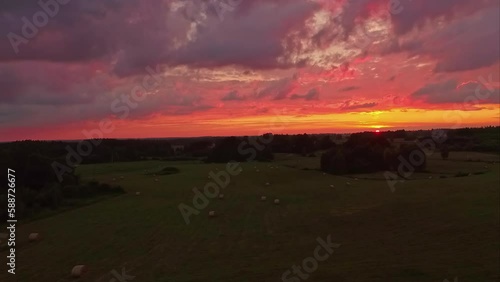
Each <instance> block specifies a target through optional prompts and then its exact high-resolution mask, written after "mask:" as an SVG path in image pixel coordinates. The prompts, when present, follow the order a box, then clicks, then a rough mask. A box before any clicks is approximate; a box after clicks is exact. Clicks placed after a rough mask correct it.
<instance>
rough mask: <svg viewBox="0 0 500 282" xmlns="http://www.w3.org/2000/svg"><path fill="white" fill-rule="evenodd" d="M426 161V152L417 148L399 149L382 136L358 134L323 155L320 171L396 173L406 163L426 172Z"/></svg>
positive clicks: (404, 146) (336, 172)
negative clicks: (384, 171) (386, 171)
mask: <svg viewBox="0 0 500 282" xmlns="http://www.w3.org/2000/svg"><path fill="white" fill-rule="evenodd" d="M426 161H427V159H426V155H425V153H424V151H422V150H421V149H420V148H419V147H418V146H416V145H402V146H401V147H400V148H399V150H397V149H395V148H393V147H391V146H390V143H389V142H388V141H387V140H386V139H385V138H383V137H381V136H378V135H374V134H373V133H370V134H356V135H353V136H351V138H349V140H348V141H347V142H346V143H345V144H344V145H342V146H338V147H337V148H334V149H331V150H329V151H327V152H326V153H324V154H323V155H322V156H321V170H322V171H324V172H328V173H333V174H347V173H371V172H377V171H383V170H397V169H398V168H399V167H400V166H401V163H402V162H405V163H406V162H407V163H410V164H412V167H413V169H414V170H415V171H423V170H424V169H425V166H426ZM402 167H407V166H406V165H403V166H402Z"/></svg>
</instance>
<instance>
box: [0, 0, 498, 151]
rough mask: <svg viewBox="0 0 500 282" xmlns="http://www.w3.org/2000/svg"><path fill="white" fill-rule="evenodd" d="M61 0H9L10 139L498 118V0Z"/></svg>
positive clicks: (1, 60)
mask: <svg viewBox="0 0 500 282" xmlns="http://www.w3.org/2000/svg"><path fill="white" fill-rule="evenodd" d="M58 1H59V2H60V3H58V2H55V0H52V1H50V0H42V1H41V2H43V3H44V2H51V3H52V5H48V6H47V7H46V8H43V7H42V6H40V5H39V4H38V2H39V1H38V0H37V1H2V3H1V4H0V35H1V36H2V37H1V38H2V39H1V40H0V141H5V140H19V139H82V138H85V134H84V133H83V132H84V131H92V130H95V129H98V128H99V124H100V123H102V122H103V121H109V122H111V126H112V129H111V130H108V131H107V132H105V134H104V136H103V137H109V138H113V137H168V136H205V135H256V134H260V133H263V132H274V133H303V132H311V133H315V132H351V131H361V130H374V129H376V128H382V129H396V128H406V129H416V128H437V127H454V126H477V125H498V124H499V120H500V108H499V93H500V91H499V89H500V84H499V83H498V81H499V66H500V65H499V52H500V50H499V27H500V22H499V6H500V4H499V1H498V0H439V1H437V0H399V1H397V0H392V1H389V0H216V1H211V2H210V1H203V0H171V1H167V0H58ZM54 3H57V4H56V5H54ZM47 13H48V15H47ZM45 15H47V16H45ZM33 28H34V29H35V30H33ZM150 73H153V74H154V76H151V74H150ZM108 125H109V124H108Z"/></svg>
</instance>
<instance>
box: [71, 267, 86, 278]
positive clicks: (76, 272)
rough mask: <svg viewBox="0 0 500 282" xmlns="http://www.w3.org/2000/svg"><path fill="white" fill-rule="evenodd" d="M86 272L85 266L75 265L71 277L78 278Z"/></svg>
mask: <svg viewBox="0 0 500 282" xmlns="http://www.w3.org/2000/svg"><path fill="white" fill-rule="evenodd" d="M87 271H88V269H87V266H85V265H75V266H74V267H73V269H72V270H71V276H72V277H74V278H79V277H81V276H82V275H84V274H85V273H86V272H87Z"/></svg>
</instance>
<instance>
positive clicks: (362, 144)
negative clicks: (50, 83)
mask: <svg viewBox="0 0 500 282" xmlns="http://www.w3.org/2000/svg"><path fill="white" fill-rule="evenodd" d="M433 132H434V133H435V131H432V130H419V131H405V130H397V131H386V132H378V133H375V132H362V133H355V134H297V135H273V134H271V133H268V134H264V135H262V136H244V137H203V138H180V139H126V140H118V139H102V140H97V139H94V140H82V141H33V140H24V141H17V142H9V143H0V163H1V164H2V167H3V168H4V169H5V170H7V168H10V169H13V170H15V171H16V173H15V174H16V194H17V195H18V197H17V202H16V205H17V206H16V209H17V211H18V215H19V216H20V217H24V216H30V215H33V214H36V213H38V212H39V211H40V210H43V209H56V208H58V207H60V206H65V205H71V203H73V202H74V201H76V200H78V199H86V198H91V197H96V196H105V195H113V194H120V193H123V189H122V188H121V187H118V186H116V187H112V186H110V185H108V184H100V183H97V182H96V181H90V182H87V183H82V181H81V180H80V178H79V176H77V175H75V168H76V167H77V166H79V165H81V164H92V163H109V162H130V161H143V160H160V161H169V160H172V161H175V160H192V161H199V162H214V163H222V162H229V161H238V162H244V161H265V162H269V161H272V160H273V159H274V154H276V153H287V154H298V155H302V156H306V157H320V156H321V169H322V170H323V171H325V172H328V173H333V174H344V173H356V172H368V171H374V170H380V169H388V170H391V169H394V167H396V166H397V158H396V156H397V155H403V156H405V155H408V154H410V153H411V152H414V151H415V150H419V149H418V148H417V147H416V145H415V144H417V143H418V142H419V141H425V140H426V139H428V140H430V139H432V138H433ZM441 132H444V138H445V139H444V140H443V142H442V143H439V144H437V146H436V147H437V149H438V150H440V151H441V155H442V156H443V158H445V157H447V156H448V154H449V153H450V152H453V151H480V152H494V153H497V154H498V153H500V127H498V126H497V127H482V128H461V129H453V130H443V131H441ZM395 144H397V146H396V145H395ZM424 168H425V162H424V163H423V164H422V166H421V167H420V168H418V169H424ZM0 186H2V187H1V188H2V189H1V190H0V201H1V202H3V203H6V201H7V195H6V193H7V188H8V187H7V182H6V181H2V182H1V184H0ZM5 210H6V209H2V211H0V218H1V219H2V220H5V219H6V216H7V214H6V213H5Z"/></svg>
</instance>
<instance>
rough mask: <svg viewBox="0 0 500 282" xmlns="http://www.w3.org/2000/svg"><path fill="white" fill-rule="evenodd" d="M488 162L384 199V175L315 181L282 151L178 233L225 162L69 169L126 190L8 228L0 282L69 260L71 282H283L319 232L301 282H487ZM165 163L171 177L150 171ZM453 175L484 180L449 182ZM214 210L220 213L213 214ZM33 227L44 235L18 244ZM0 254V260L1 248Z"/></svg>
mask: <svg viewBox="0 0 500 282" xmlns="http://www.w3.org/2000/svg"><path fill="white" fill-rule="evenodd" d="M470 155H472V157H471V156H470ZM468 159H473V160H476V161H467V160H468ZM478 160H480V161H478ZM491 161H498V155H487V154H475V153H470V154H467V153H453V154H452V155H451V156H450V160H447V161H443V160H440V159H439V156H436V155H434V156H432V157H431V158H430V159H429V164H428V171H427V172H426V173H422V174H415V175H414V176H413V177H412V179H411V180H409V181H406V182H404V183H399V184H397V186H396V191H395V192H394V193H392V192H391V190H390V189H389V187H388V185H387V183H386V181H385V180H384V179H383V178H382V177H381V174H373V175H359V176H355V177H357V178H358V180H355V179H353V177H354V176H353V177H340V176H333V175H324V174H323V173H322V172H320V171H318V170H316V169H317V168H318V167H319V157H316V158H302V157H296V156H290V155H279V156H277V160H276V161H275V162H273V163H244V164H242V165H241V167H242V172H241V174H240V175H238V176H233V177H231V181H230V184H229V185H228V186H227V187H226V188H225V189H222V193H224V195H225V199H224V200H220V199H217V198H216V199H211V200H210V204H209V206H208V207H207V208H205V209H204V210H201V211H200V214H199V215H194V216H192V217H191V222H190V224H189V225H186V223H185V222H184V220H183V217H182V215H181V213H180V212H179V210H178V205H179V204H180V203H185V204H189V205H191V206H192V199H193V192H192V191H191V190H192V188H193V187H198V188H203V187H204V186H205V184H207V183H208V182H210V181H211V180H210V179H208V173H209V172H210V171H214V172H216V169H219V170H224V169H225V165H223V164H221V165H215V164H201V163H197V162H160V161H145V162H135V163H114V164H99V165H85V166H80V167H79V170H78V173H79V174H81V175H82V177H83V179H88V180H89V179H92V178H95V179H97V180H98V181H102V182H108V183H112V182H113V181H112V179H113V178H117V181H116V182H115V183H117V184H120V185H122V186H123V188H124V189H125V190H126V191H127V192H128V193H127V194H125V195H122V196H118V197H114V198H110V199H106V200H103V201H100V202H98V203H94V204H91V205H87V206H84V207H81V208H78V209H74V210H70V211H66V212H63V213H58V214H55V215H53V216H51V217H47V218H43V219H39V220H36V221H31V222H27V223H25V224H20V225H18V228H17V263H16V264H17V269H16V273H17V274H16V276H15V279H14V280H12V275H9V274H7V273H6V271H2V273H1V274H0V281H22V282H24V281H34V282H39V281H40V282H44V281H50V282H57V281H74V279H73V278H71V277H70V271H71V269H72V267H73V266H74V265H77V264H85V265H87V266H88V267H89V272H88V273H87V274H86V275H85V276H84V277H82V278H80V279H78V280H77V281H101V282H108V281H112V279H113V276H112V275H111V271H112V270H113V269H115V270H117V271H118V272H121V269H122V268H125V269H126V270H127V273H128V274H129V275H132V276H135V278H134V279H133V280H130V281H137V282H139V281H141V282H142V281H153V282H162V281H164V282H166V281H169V282H170V281H171V282H188V281H189V282H202V281H203V282H205V281H214V282H215V281H217V282H234V281H241V282H250V281H252V282H254V281H257V282H267V281H281V276H282V274H283V272H285V271H286V270H288V269H291V267H292V266H293V265H300V264H302V261H303V260H304V259H305V258H307V257H310V256H312V255H313V251H314V249H315V247H316V246H317V245H318V243H317V242H316V238H318V237H321V238H323V239H325V238H326V237H327V236H328V235H331V238H332V241H333V242H335V243H338V244H341V246H340V247H339V248H337V249H336V250H335V252H334V253H333V254H332V255H331V256H330V257H329V258H328V259H327V260H326V261H323V262H319V265H318V268H317V270H316V271H315V272H312V273H311V274H310V275H311V276H310V277H309V279H308V280H307V281H324V282H332V281H384V282H386V281H400V282H412V281H428V282H442V281H444V279H446V278H447V279H449V280H450V281H453V280H452V278H454V277H458V281H460V282H469V281H470V282H476V281H498V279H500V274H499V268H498V266H499V263H500V260H499V248H500V245H499V230H500V229H499V228H500V226H499V221H500V211H499V200H500V199H499V183H500V174H499V164H498V163H495V164H491V163H487V162H491ZM270 166H272V167H273V168H270ZM163 167H176V168H178V169H179V170H180V173H177V174H172V175H162V176H152V175H149V174H148V173H151V172H154V171H158V170H159V169H161V168H163ZM255 167H256V168H255ZM304 168H306V169H304ZM146 170H147V171H146ZM257 170H259V171H258V172H257ZM458 172H465V173H481V174H477V175H474V174H472V175H470V176H467V177H454V175H455V174H457V173H458ZM429 175H431V176H434V177H433V178H432V179H429ZM441 175H445V176H447V178H440V177H439V176H441ZM120 176H124V179H123V180H120ZM155 178H158V180H159V181H158V182H155ZM347 181H349V182H350V183H352V185H351V186H348V185H346V182H347ZM266 182H269V183H270V185H269V186H266V185H265V183H266ZM331 185H334V188H332V187H330V186H331ZM137 191H140V192H141V195H140V196H136V195H135V194H136V192H137ZM261 195H266V196H267V201H266V202H262V201H261V200H260V197H261ZM275 198H279V199H280V201H281V204H280V205H279V206H277V205H274V204H273V199H275ZM211 210H213V211H216V213H217V214H218V216H217V217H215V218H210V217H209V216H208V213H209V211H211ZM2 232H4V231H2ZM31 232H39V233H41V235H42V236H43V240H41V241H39V242H36V243H29V242H28V234H29V233H31ZM0 255H1V257H2V261H5V257H6V256H7V248H6V247H5V243H3V244H2V247H1V252H0ZM3 265H4V268H5V264H3ZM291 281H293V280H291Z"/></svg>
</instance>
